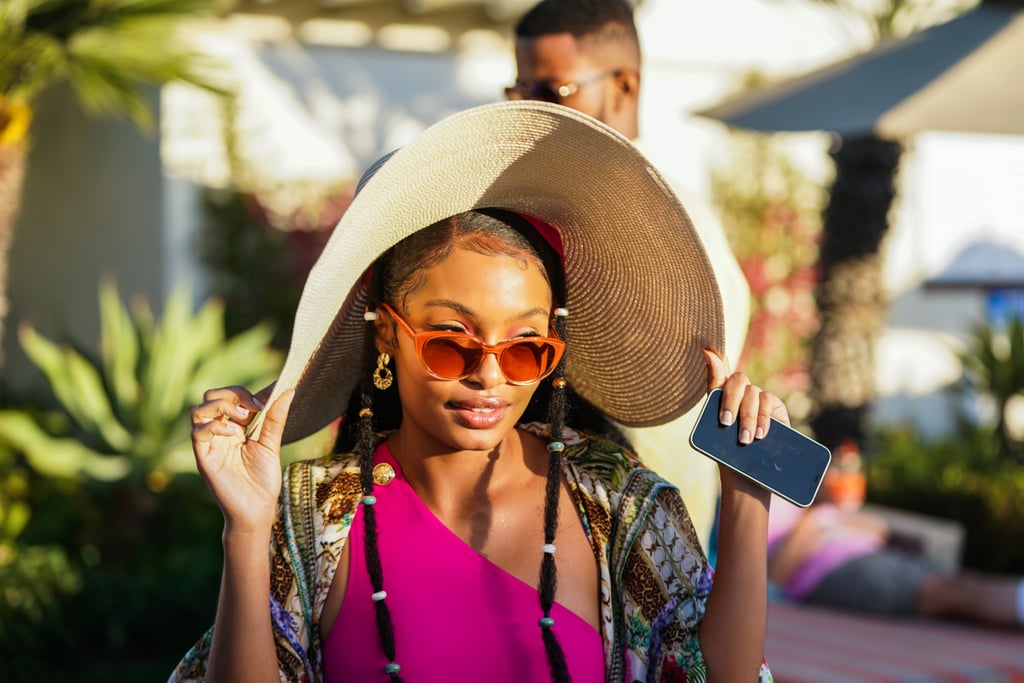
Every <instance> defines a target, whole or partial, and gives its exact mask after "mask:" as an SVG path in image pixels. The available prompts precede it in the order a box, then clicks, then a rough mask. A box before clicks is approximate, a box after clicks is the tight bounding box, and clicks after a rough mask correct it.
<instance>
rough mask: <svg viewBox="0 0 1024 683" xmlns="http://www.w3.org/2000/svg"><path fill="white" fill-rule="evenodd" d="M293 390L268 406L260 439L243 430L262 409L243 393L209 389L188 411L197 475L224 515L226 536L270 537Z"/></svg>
mask: <svg viewBox="0 0 1024 683" xmlns="http://www.w3.org/2000/svg"><path fill="white" fill-rule="evenodd" d="M294 393H295V392H294V390H289V391H286V392H285V393H284V394H282V395H281V397H280V398H278V399H277V400H276V401H275V402H274V403H273V405H271V406H270V408H269V410H268V412H267V415H266V419H265V420H264V422H263V426H262V429H261V430H260V436H259V439H258V440H257V439H250V438H247V437H246V434H245V432H246V428H247V427H248V425H249V423H251V422H252V420H253V418H254V417H255V415H256V413H257V412H259V411H260V410H261V409H262V408H263V404H262V403H261V402H260V401H259V400H258V399H257V397H256V396H253V394H251V393H250V392H249V391H248V390H247V389H245V388H243V387H237V386H235V387H224V388H221V389H211V390H209V391H207V392H206V393H205V394H204V395H203V403H201V404H200V405H198V406H196V407H194V408H193V409H192V411H191V419H192V451H193V453H195V456H196V465H197V467H198V468H199V473H200V474H201V475H202V477H203V479H204V480H205V481H206V485H207V486H208V487H209V489H210V492H211V493H213V497H214V498H215V499H216V501H217V504H218V505H219V506H220V509H221V511H222V512H223V513H224V526H225V531H226V532H228V531H230V532H241V533H253V532H259V533H268V532H269V531H270V528H271V526H272V525H273V520H274V515H275V513H276V511H277V499H278V495H279V493H280V491H281V458H280V451H281V435H282V434H283V432H284V425H285V420H286V419H287V418H288V408H289V406H290V405H291V401H292V396H293V395H294Z"/></svg>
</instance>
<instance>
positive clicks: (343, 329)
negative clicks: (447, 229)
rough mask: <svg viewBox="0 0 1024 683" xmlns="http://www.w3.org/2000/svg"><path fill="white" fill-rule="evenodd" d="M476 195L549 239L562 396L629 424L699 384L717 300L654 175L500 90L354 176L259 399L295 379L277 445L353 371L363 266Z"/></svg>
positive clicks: (624, 150) (565, 116) (603, 139)
mask: <svg viewBox="0 0 1024 683" xmlns="http://www.w3.org/2000/svg"><path fill="white" fill-rule="evenodd" d="M484 207H498V208H503V209H508V210H511V211H515V212H517V213H520V214H525V215H528V216H532V217H534V218H537V219H540V220H541V221H544V222H546V223H548V224H550V225H551V226H553V227H554V228H555V229H556V230H557V231H558V233H559V236H560V237H561V242H562V246H563V249H564V263H565V273H566V289H567V301H566V306H567V308H568V309H569V317H568V319H567V324H568V348H567V350H566V378H567V379H568V381H569V383H570V384H571V385H572V387H573V388H574V389H575V390H576V392H578V393H579V394H580V395H581V396H583V397H584V398H585V399H587V400H588V401H590V402H591V403H593V404H594V405H596V406H597V407H599V408H600V409H602V410H603V411H604V412H605V413H606V414H607V415H608V416H609V417H611V418H612V419H614V420H615V421H617V422H619V423H621V424H623V425H628V426H649V425H657V424H662V423H665V422H668V421H671V420H673V419H674V418H676V417H678V416H680V415H682V414H683V413H685V412H686V411H687V410H689V409H690V408H691V407H692V406H693V405H695V404H696V403H697V401H698V400H700V398H701V397H702V396H703V395H704V394H705V393H706V391H707V388H708V370H707V363H706V360H705V357H704V355H703V350H704V349H714V350H716V351H717V352H718V353H719V354H721V353H722V348H723V343H724V334H725V332H724V317H723V313H722V301H721V297H720V295H719V291H718V286H717V283H716V281H715V276H714V272H713V271H712V268H711V264H710V262H709V260H708V257H707V254H706V253H705V251H704V248H703V245H702V244H701V240H700V238H699V236H698V234H697V232H696V230H695V229H694V226H693V224H692V223H691V221H690V218H689V216H688V215H687V213H686V210H685V209H684V208H683V205H682V204H681V202H680V201H679V199H678V198H677V197H676V195H675V193H674V192H673V191H672V189H671V187H670V186H669V184H668V183H667V182H666V181H665V179H664V178H663V177H662V175H661V173H659V172H658V170H657V169H656V168H655V167H654V166H653V165H652V164H651V162H650V161H648V160H647V159H646V158H645V157H644V156H643V154H641V153H640V152H639V151H638V150H637V149H636V147H634V146H633V144H632V143H631V142H630V141H629V140H628V139H627V138H625V137H624V136H622V135H621V134H619V133H617V132H616V131H614V130H612V129H611V128H609V127H608V126H606V125H604V124H602V123H600V122H598V121H596V120H595V119H593V118H591V117H589V116H587V115H585V114H582V113H579V112H577V111H575V110H573V109H569V108H567V107H563V106H560V105H555V104H549V103H546V102H530V101H519V102H501V103H496V104H489V105H484V106H480V107H476V108H473V109H469V110H466V111H463V112H460V113H458V114H455V115H453V116H450V117H448V118H446V119H444V120H442V121H441V122H439V123H437V124H435V125H433V126H432V127H430V128H428V129H427V130H425V131H424V132H423V133H421V134H420V135H419V136H418V137H417V138H416V139H415V140H413V141H412V142H410V143H409V144H407V145H405V146H404V147H402V148H400V149H398V150H397V151H395V152H394V153H392V154H391V155H389V156H388V157H385V158H384V159H383V160H382V161H379V162H378V163H377V164H375V165H374V167H372V168H371V169H370V170H369V171H367V173H366V174H365V175H364V177H363V179H362V181H361V182H360V187H359V190H358V192H357V193H356V197H355V199H354V200H353V201H352V203H351V205H350V206H349V207H348V209H347V210H346V211H345V214H344V216H342V218H341V220H340V221H339V222H338V225H337V227H336V228H335V230H334V232H333V233H332V235H331V237H330V239H329V240H328V242H327V245H326V246H325V248H324V250H323V252H322V254H321V255H320V258H319V260H318V261H317V262H316V264H315V265H314V267H313V269H312V270H311V272H310V274H309V277H308V279H307V281H306V284H305V288H304V289H303V292H302V298H301V300H300V302H299V306H298V311H297V313H296V317H295V327H294V331H293V333H292V340H291V346H290V348H289V349H288V355H287V358H286V360H285V364H284V368H283V369H282V371H281V375H280V377H279V378H278V380H277V382H276V384H275V387H274V390H273V393H272V395H271V397H270V399H269V401H268V405H269V404H270V403H271V402H273V401H274V400H276V398H277V397H278V396H279V395H280V394H281V393H282V392H283V391H285V390H287V389H289V388H295V390H296V392H295V396H294V398H293V401H292V405H291V409H290V412H289V415H288V422H287V425H286V427H285V432H284V440H285V441H286V442H289V441H294V440H297V439H300V438H303V437H305V436H307V435H309V434H312V433H313V432H315V431H317V430H319V429H320V428H322V427H324V426H325V425H327V424H328V423H330V422H331V421H332V420H334V419H335V418H337V417H338V416H340V415H341V414H342V413H343V412H344V411H345V408H346V406H347V404H348V400H349V397H350V395H351V393H352V391H353V389H355V388H356V387H357V386H358V383H359V381H360V373H364V372H366V367H367V365H366V359H363V358H361V354H362V350H363V339H364V334H365V329H366V325H367V323H366V322H365V321H364V320H363V312H364V307H365V305H366V299H367V289H366V281H365V278H363V274H364V272H366V270H367V268H369V267H370V266H371V264H373V262H374V261H375V260H376V259H377V258H378V257H379V256H380V255H381V254H383V253H384V252H385V251H387V250H388V249H389V248H390V247H392V246H393V245H395V244H396V243H398V242H400V241H401V240H402V239H404V238H405V237H408V236H409V235H411V234H412V233H414V232H416V231H417V230H420V229H422V228H424V227H426V226H428V225H431V224H433V223H436V222H437V221H440V220H442V219H444V218H448V217H450V216H453V215H455V214H459V213H463V212H465V211H470V210H472V209H476V208H484ZM257 429H258V425H257Z"/></svg>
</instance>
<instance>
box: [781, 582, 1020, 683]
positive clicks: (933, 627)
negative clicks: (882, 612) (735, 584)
mask: <svg viewBox="0 0 1024 683" xmlns="http://www.w3.org/2000/svg"><path fill="white" fill-rule="evenodd" d="M766 656H767V659H768V665H769V666H770V667H771V670H772V673H773V674H774V675H775V681H776V683H883V682H884V683H976V682H978V683H982V682H983V683H1024V632H1015V631H1009V630H998V629H987V628H983V627H973V626H969V625H962V624H959V623H949V622H939V621H927V622H926V621H920V620H893V619H883V618H875V617H868V616H861V615H856V614H851V613H846V612H838V611H827V610H820V609H815V608H811V607H802V606H800V607H798V606H794V605H790V604H786V603H780V602H771V603H769V605H768V639H767V644H766Z"/></svg>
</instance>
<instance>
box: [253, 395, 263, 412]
mask: <svg viewBox="0 0 1024 683" xmlns="http://www.w3.org/2000/svg"><path fill="white" fill-rule="evenodd" d="M252 402H253V403H255V404H256V407H257V408H259V409H260V410H263V409H264V408H266V407H267V406H266V404H264V403H263V401H261V400H259V399H258V398H256V397H255V396H253V397H252Z"/></svg>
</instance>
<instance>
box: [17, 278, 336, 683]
mask: <svg viewBox="0 0 1024 683" xmlns="http://www.w3.org/2000/svg"><path fill="white" fill-rule="evenodd" d="M99 299H100V307H101V336H100V341H99V347H98V353H96V354H89V353H87V352H85V351H84V350H80V349H78V348H75V346H73V345H72V344H70V343H61V344H58V343H55V342H52V341H50V340H48V339H46V338H44V337H42V336H41V335H39V334H38V333H37V332H35V331H34V330H33V329H32V328H31V327H29V326H25V327H23V328H22V329H21V330H20V338H21V342H22V344H23V347H24V349H25V351H26V353H27V354H28V355H29V357H30V358H31V359H32V361H33V362H34V363H35V364H36V365H37V366H38V367H39V369H40V371H41V372H42V373H43V374H44V375H45V377H46V379H47V381H48V383H49V387H50V389H51V391H52V396H49V397H44V398H41V399H38V400H36V401H34V402H33V401H22V402H20V403H19V404H18V408H12V409H6V410H2V411H0V449H2V450H0V567H2V568H3V569H4V570H9V571H3V572H0V589H2V590H3V591H4V595H5V604H6V606H5V609H6V610H8V611H9V612H11V613H12V614H13V613H14V612H15V611H17V613H18V614H19V615H22V617H23V618H21V619H8V618H7V614H4V615H3V616H4V619H3V621H2V624H3V626H0V652H2V651H6V650H15V656H13V657H12V658H9V659H8V658H3V657H0V679H2V680H4V681H19V680H62V679H60V678H48V679H44V678H42V677H41V675H42V672H43V670H44V669H45V668H46V667H54V666H58V667H61V668H62V669H63V667H71V668H69V669H68V670H69V671H76V672H77V673H75V675H74V677H69V678H68V679H67V680H83V679H82V678H81V677H80V676H83V675H84V674H83V669H82V666H83V665H82V662H83V661H88V662H89V666H94V667H95V666H100V667H102V666H104V664H103V663H104V662H107V663H109V662H117V664H116V666H115V665H113V664H111V665H110V666H111V667H113V668H111V669H110V670H103V671H101V672H100V678H102V679H103V680H140V679H145V680H148V679H149V677H150V676H152V675H153V670H150V671H149V673H148V674H147V675H139V676H137V677H136V678H134V679H133V678H131V676H130V675H128V677H126V678H117V677H116V675H117V674H120V675H126V674H125V673H124V671H125V668H124V667H125V665H124V663H123V661H122V660H123V659H124V658H126V657H131V658H142V659H143V660H148V661H150V662H152V664H151V665H152V666H154V667H156V668H155V670H156V671H161V672H162V673H163V675H166V673H167V672H168V671H169V670H170V668H171V667H172V666H173V664H174V661H175V658H176V656H179V655H180V654H181V653H183V652H184V650H185V649H187V647H188V645H189V644H190V643H191V641H192V640H193V639H195V638H197V637H198V636H199V635H200V634H201V633H202V631H203V630H205V628H206V627H207V626H208V625H209V623H212V622H211V620H212V618H213V609H214V606H215V605H216V598H217V587H218V584H219V575H220V563H221V548H220V540H219V539H220V525H221V515H220V512H219V510H218V509H217V507H216V504H215V503H214V502H213V500H212V498H211V497H210V495H209V493H208V492H207V490H206V487H205V485H204V484H203V482H202V480H201V479H200V477H199V476H198V474H197V473H196V470H195V465H194V460H193V457H192V453H191V446H190V436H189V429H190V428H189V419H188V410H189V409H190V407H191V406H192V405H194V404H195V403H197V402H198V401H200V400H201V398H202V394H203V392H204V390H206V389H208V388H211V387H216V386H225V385H231V384H241V385H244V386H248V387H263V386H265V385H267V384H269V383H270V382H272V381H273V380H274V379H275V378H276V376H277V372H278V371H279V369H280V366H281V363H282V361H283V358H282V354H281V352H279V351H276V350H274V349H272V348H271V347H270V345H269V342H270V339H271V337H272V336H273V332H274V328H273V326H272V325H270V324H261V325H258V326H255V327H253V328H251V329H249V330H246V331H243V332H241V333H240V334H237V335H234V336H227V335H226V334H225V330H224V305H223V302H222V301H221V300H219V299H210V300H207V301H206V302H205V303H203V304H202V305H201V306H200V307H199V309H198V310H197V311H195V312H193V311H192V308H191V303H190V292H189V290H188V289H187V288H184V287H179V288H177V289H176V290H175V291H174V292H173V293H172V294H171V296H170V297H169V298H168V301H167V302H165V304H164V306H163V314H162V319H160V320H158V319H157V318H156V317H155V316H154V314H153V312H152V311H151V309H150V307H149V305H148V303H147V302H146V301H144V300H136V301H134V302H133V304H132V305H131V306H130V307H128V306H125V305H124V304H123V303H122V302H121V300H120V299H119V296H118V293H117V291H116V288H115V286H114V285H113V284H112V283H109V282H107V283H104V284H102V285H101V287H100V294H99ZM329 438H330V437H329V435H326V436H323V437H321V438H319V439H318V438H311V439H308V440H305V441H303V442H300V443H298V444H294V445H291V446H290V447H289V449H288V451H287V453H286V456H285V459H286V460H287V459H292V458H296V457H311V456H313V455H317V454H319V453H320V452H322V451H323V450H324V449H325V448H327V447H328V446H329V443H328V441H327V439H329ZM11 596H13V597H11ZM24 642H30V643H34V644H37V646H36V647H34V649H33V648H22V647H20V644H21V643H24ZM55 643H59V644H60V647H59V649H60V650H62V651H63V652H65V653H66V656H62V657H61V658H59V659H58V660H55V659H54V658H53V657H52V653H53V647H54V644H55Z"/></svg>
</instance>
